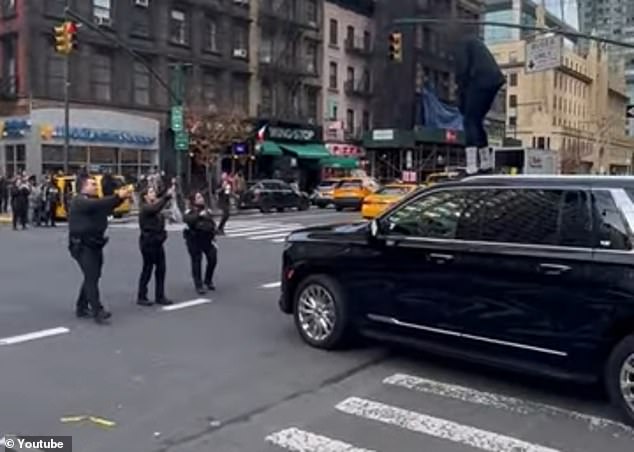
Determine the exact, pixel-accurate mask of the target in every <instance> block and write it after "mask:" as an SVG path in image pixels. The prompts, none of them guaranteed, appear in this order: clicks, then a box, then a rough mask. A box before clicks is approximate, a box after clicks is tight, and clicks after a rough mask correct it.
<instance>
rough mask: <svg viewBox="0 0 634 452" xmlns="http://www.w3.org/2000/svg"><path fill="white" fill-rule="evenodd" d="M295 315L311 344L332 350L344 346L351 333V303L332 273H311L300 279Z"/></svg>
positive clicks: (303, 333) (296, 321)
mask: <svg viewBox="0 0 634 452" xmlns="http://www.w3.org/2000/svg"><path fill="white" fill-rule="evenodd" d="M293 317H294V319H295V326H296V327H297V331H298V332H299V335H300V336H301V338H302V339H303V340H304V342H306V343H307V344H309V345H310V346H312V347H315V348H320V349H324V350H333V349H336V348H340V347H342V346H344V345H345V343H346V341H347V339H348V337H349V329H350V325H349V323H350V322H349V315H348V303H347V300H346V297H345V295H344V292H343V290H342V288H341V286H340V285H339V283H338V282H337V281H336V280H335V279H333V278H332V277H330V276H327V275H314V276H309V277H307V278H306V279H304V280H303V281H301V282H300V283H299V285H298V287H297V290H296V291H295V294H294V298H293Z"/></svg>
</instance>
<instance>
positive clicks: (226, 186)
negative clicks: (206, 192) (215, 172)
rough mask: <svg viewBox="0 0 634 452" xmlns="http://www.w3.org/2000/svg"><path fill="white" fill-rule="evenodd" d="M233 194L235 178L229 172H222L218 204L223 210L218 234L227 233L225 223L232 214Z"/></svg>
mask: <svg viewBox="0 0 634 452" xmlns="http://www.w3.org/2000/svg"><path fill="white" fill-rule="evenodd" d="M232 196H233V180H232V179H231V176H229V175H228V174H227V173H222V178H221V181H220V190H219V193H218V206H219V207H220V211H221V212H222V217H221V218H220V224H219V225H218V235H225V225H226V224H227V221H229V217H230V215H231V198H232Z"/></svg>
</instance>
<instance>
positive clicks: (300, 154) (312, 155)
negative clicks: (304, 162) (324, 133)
mask: <svg viewBox="0 0 634 452" xmlns="http://www.w3.org/2000/svg"><path fill="white" fill-rule="evenodd" d="M278 144H279V146H280V147H281V148H282V149H283V150H284V151H286V152H290V153H291V154H295V156H296V157H297V158H300V159H316V160H320V159H323V158H326V157H330V152H328V149H326V146H324V145H323V144H317V143H313V144H287V143H278Z"/></svg>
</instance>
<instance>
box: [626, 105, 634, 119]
mask: <svg viewBox="0 0 634 452" xmlns="http://www.w3.org/2000/svg"><path fill="white" fill-rule="evenodd" d="M625 116H627V118H628V119H630V118H634V105H628V106H627V111H626V112H625Z"/></svg>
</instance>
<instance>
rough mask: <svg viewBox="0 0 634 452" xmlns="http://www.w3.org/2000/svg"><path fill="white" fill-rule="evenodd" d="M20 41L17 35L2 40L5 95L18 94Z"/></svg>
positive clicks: (3, 90)
mask: <svg viewBox="0 0 634 452" xmlns="http://www.w3.org/2000/svg"><path fill="white" fill-rule="evenodd" d="M17 42H18V39H17V37H16V36H15V35H13V36H8V37H5V38H4V39H3V40H2V53H3V55H2V67H1V68H0V70H1V71H2V72H1V73H0V77H1V78H2V80H0V81H1V82H2V85H1V87H0V90H1V91H2V94H3V95H8V96H15V95H16V94H17V92H18V72H17V71H18V66H17V60H16V53H17Z"/></svg>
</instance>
